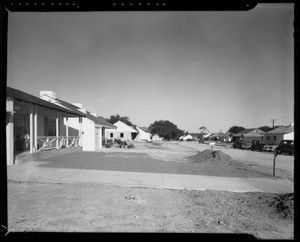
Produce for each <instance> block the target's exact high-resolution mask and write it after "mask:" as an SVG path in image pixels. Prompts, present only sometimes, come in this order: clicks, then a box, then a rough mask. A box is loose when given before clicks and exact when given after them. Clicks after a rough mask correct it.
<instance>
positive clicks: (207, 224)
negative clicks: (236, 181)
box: [8, 143, 294, 239]
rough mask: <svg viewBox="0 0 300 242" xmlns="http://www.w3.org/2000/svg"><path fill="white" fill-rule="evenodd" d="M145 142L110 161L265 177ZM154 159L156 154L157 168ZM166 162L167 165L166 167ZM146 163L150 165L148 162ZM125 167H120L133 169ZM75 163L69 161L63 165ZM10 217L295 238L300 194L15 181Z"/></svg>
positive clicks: (26, 225)
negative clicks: (297, 203)
mask: <svg viewBox="0 0 300 242" xmlns="http://www.w3.org/2000/svg"><path fill="white" fill-rule="evenodd" d="M139 145H140V147H137V148H136V149H134V150H133V149H132V150H124V149H122V150H120V149H115V150H114V149H111V150H110V151H109V153H106V155H107V156H108V157H106V159H110V161H112V160H115V161H116V160H118V159H117V158H118V157H119V159H120V160H122V161H123V162H125V163H126V162H127V164H131V163H130V162H133V163H132V165H130V167H132V169H133V168H134V167H138V168H136V169H146V170H150V171H148V172H151V167H153V164H154V167H156V166H158V168H157V167H156V168H152V169H165V170H164V172H165V171H167V170H169V167H175V168H173V170H172V172H175V171H183V172H187V171H193V170H197V169H196V168H195V167H196V166H197V165H198V166H199V167H201V169H200V168H199V169H198V172H199V173H201V172H205V173H209V174H207V175H216V174H218V175H219V176H230V175H231V176H251V177H261V176H265V174H260V173H257V172H256V171H254V170H251V169H249V170H247V167H242V169H239V171H237V169H233V168H234V167H235V168H236V167H238V166H239V165H240V164H239V163H236V162H233V161H231V160H230V159H228V160H226V157H225V158H224V157H223V156H222V155H223V154H221V155H220V156H221V158H222V159H223V160H222V161H223V162H222V161H221V162H216V161H215V160H214V161H212V160H211V161H206V162H199V159H198V158H199V156H203V154H197V153H195V152H194V151H192V150H187V149H185V148H183V147H176V144H174V143H170V144H167V145H163V146H155V145H154V146H153V145H152V146H150V145H148V144H147V145H145V144H144V145H142V144H139ZM120 151H123V152H124V153H120ZM135 152H138V153H146V154H148V155H144V158H145V161H147V165H148V166H147V165H140V166H138V165H137V164H136V163H135V162H136V160H135V159H134V158H133V157H132V155H135V156H137V157H138V158H137V160H142V159H141V157H139V156H141V154H129V153H135ZM95 154H96V153H95ZM96 155H97V154H96ZM122 155H123V158H122ZM197 155H198V158H197ZM205 155H207V154H205ZM149 156H150V157H153V158H155V160H154V161H153V163H151V166H150V165H149V164H150V163H149V161H151V159H149ZM191 156H194V158H192V157H191ZM67 157H68V156H65V158H67ZM176 157H177V158H176ZM187 157H190V159H188V158H187ZM207 158H209V159H212V157H207ZM176 159H177V160H176ZM224 159H225V160H226V161H224ZM50 160H52V162H50V163H45V164H44V166H47V165H48V166H51V165H52V166H55V165H56V166H57V165H58V164H59V162H58V161H59V158H51V159H50ZM78 160H80V156H79V158H78ZM168 160H173V161H179V162H170V161H168ZM159 162H161V164H163V165H161V166H159ZM164 162H167V163H164ZM213 162H214V164H213V165H212V163H213ZM119 163H120V164H121V162H119ZM141 163H142V164H146V162H144V163H143V161H142V162H141ZM108 164H109V163H105V162H104V165H103V167H105V166H106V168H107V169H108ZM116 164H117V163H114V166H117V165H116ZM122 164H123V163H122ZM122 164H121V165H119V168H120V167H127V166H124V165H122ZM166 164H168V166H167V165H166ZM68 165H69V163H68V160H67V159H66V161H65V163H64V164H63V166H68ZM182 167H187V168H185V169H183V168H182ZM225 167H227V168H228V169H227V170H226V169H225ZM81 169H87V167H85V168H81ZM114 169H116V167H114ZM222 170H223V171H224V173H222ZM234 170H235V174H233V173H234ZM186 174H189V173H186ZM8 222H9V231H11V232H13V231H55V232H75V231H76V232H170V233H171V232H176V233H184V232H189V233H249V234H252V235H254V236H255V237H256V238H260V239H292V238H293V237H294V194H270V193H234V192H227V191H211V190H207V191H188V190H170V189H154V188H133V187H124V186H122V187H121V186H112V185H104V184H87V183H85V184H50V183H49V184H47V183H26V182H25V183H17V182H8Z"/></svg>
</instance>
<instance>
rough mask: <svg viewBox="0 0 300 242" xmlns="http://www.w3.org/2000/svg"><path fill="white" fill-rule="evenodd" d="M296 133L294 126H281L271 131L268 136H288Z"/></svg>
mask: <svg viewBox="0 0 300 242" xmlns="http://www.w3.org/2000/svg"><path fill="white" fill-rule="evenodd" d="M293 131H294V126H281V127H278V128H276V129H273V130H270V131H269V132H267V134H287V133H291V132H293Z"/></svg>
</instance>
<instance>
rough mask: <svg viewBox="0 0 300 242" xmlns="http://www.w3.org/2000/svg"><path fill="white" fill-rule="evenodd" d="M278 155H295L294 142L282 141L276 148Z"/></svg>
mask: <svg viewBox="0 0 300 242" xmlns="http://www.w3.org/2000/svg"><path fill="white" fill-rule="evenodd" d="M276 153H277V154H282V153H286V154H289V155H293V154H295V147H294V140H281V141H280V143H279V145H278V147H277V148H276Z"/></svg>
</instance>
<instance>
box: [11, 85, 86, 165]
mask: <svg viewBox="0 0 300 242" xmlns="http://www.w3.org/2000/svg"><path fill="white" fill-rule="evenodd" d="M85 116H86V115H85V114H84V113H81V112H79V111H77V110H70V109H68V108H65V107H62V106H58V105H55V104H53V103H50V102H47V101H45V100H42V99H40V98H39V97H36V96H33V95H30V94H28V93H25V92H22V91H20V90H17V89H14V88H10V87H7V89H6V148H7V150H6V154H7V164H8V165H12V164H15V163H18V161H24V159H26V158H30V159H31V160H32V159H33V158H34V157H39V156H42V155H45V151H49V152H50V153H51V154H54V155H58V154H60V153H61V152H63V153H66V152H70V151H81V149H82V147H81V142H82V140H81V139H82V132H81V129H78V130H76V132H73V133H72V134H71V133H70V131H71V128H70V127H69V126H68V124H65V123H64V119H65V118H66V117H69V118H73V119H76V120H77V122H78V124H79V126H80V127H81V126H82V118H84V117H85ZM49 152H46V153H47V155H49V154H50V153H49ZM21 157H22V158H21Z"/></svg>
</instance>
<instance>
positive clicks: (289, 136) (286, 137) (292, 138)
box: [283, 132, 294, 140]
mask: <svg viewBox="0 0 300 242" xmlns="http://www.w3.org/2000/svg"><path fill="white" fill-rule="evenodd" d="M283 139H289V140H294V132H291V133H288V134H284V135H283Z"/></svg>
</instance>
